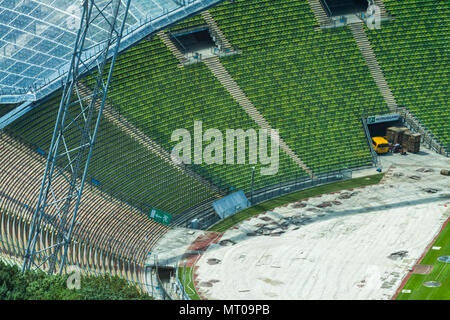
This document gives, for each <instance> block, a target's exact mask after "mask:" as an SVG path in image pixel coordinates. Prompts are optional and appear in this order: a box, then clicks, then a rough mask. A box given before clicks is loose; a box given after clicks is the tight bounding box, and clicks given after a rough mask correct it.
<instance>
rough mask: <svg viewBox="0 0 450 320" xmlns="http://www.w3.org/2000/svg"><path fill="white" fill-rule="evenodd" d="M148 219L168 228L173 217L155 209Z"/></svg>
mask: <svg viewBox="0 0 450 320" xmlns="http://www.w3.org/2000/svg"><path fill="white" fill-rule="evenodd" d="M148 217H149V218H150V219H153V220H155V221H156V222H159V223H161V224H165V225H166V226H168V225H169V224H170V221H171V220H172V215H171V214H170V213H165V212H163V211H161V210H158V209H153V208H152V209H151V210H150V213H149V214H148Z"/></svg>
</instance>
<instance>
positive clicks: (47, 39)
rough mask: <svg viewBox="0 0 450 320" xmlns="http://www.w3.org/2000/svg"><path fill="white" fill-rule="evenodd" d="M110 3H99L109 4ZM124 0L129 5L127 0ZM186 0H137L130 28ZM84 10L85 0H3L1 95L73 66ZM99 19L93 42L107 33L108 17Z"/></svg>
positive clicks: (0, 4)
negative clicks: (83, 1)
mask: <svg viewBox="0 0 450 320" xmlns="http://www.w3.org/2000/svg"><path fill="white" fill-rule="evenodd" d="M185 1H186V0H185ZM109 2H110V0H97V1H96V2H95V3H96V5H97V6H98V8H104V7H105V6H106V5H107V4H108V3H109ZM121 2H122V4H123V7H122V9H123V8H124V7H125V0H121ZM177 2H178V3H179V4H178V3H177ZM182 4H183V0H132V1H131V7H130V10H129V14H128V18H127V24H126V29H127V30H132V29H133V27H134V28H136V26H139V24H140V23H141V22H142V21H144V20H147V21H148V19H152V18H157V17H160V16H162V15H164V14H167V12H170V11H172V10H175V9H177V8H180V7H181V6H182ZM108 8H109V10H106V11H105V12H103V14H105V15H107V16H108V15H109V16H111V5H110V6H109V7H107V9H108ZM94 10H97V13H98V11H99V9H94ZM81 14H82V6H81V1H80V0H0V95H2V93H3V94H5V93H6V94H7V93H8V92H11V93H13V92H17V91H23V92H27V91H33V88H38V87H40V86H43V85H44V81H45V79H49V78H51V77H53V76H54V74H55V73H56V74H57V72H58V70H59V69H60V68H61V67H63V66H64V65H67V64H68V63H69V62H70V58H71V54H72V52H73V45H74V42H75V39H76V35H77V31H78V27H79V24H80V17H81ZM120 16H121V17H123V12H121V13H120V14H119V17H120ZM98 20H99V21H98V22H97V24H95V23H94V27H93V28H92V32H91V33H90V34H89V35H88V37H87V40H88V41H87V43H86V45H87V46H94V45H95V44H98V43H99V42H101V41H102V40H104V39H105V37H107V29H108V28H107V25H105V24H106V22H105V21H104V20H103V21H100V19H98ZM120 21H121V19H120Z"/></svg>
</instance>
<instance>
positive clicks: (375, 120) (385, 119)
mask: <svg viewBox="0 0 450 320" xmlns="http://www.w3.org/2000/svg"><path fill="white" fill-rule="evenodd" d="M398 119H400V115H399V114H398V113H391V114H385V115H382V116H373V117H368V118H367V124H374V123H381V122H389V121H396V120H398Z"/></svg>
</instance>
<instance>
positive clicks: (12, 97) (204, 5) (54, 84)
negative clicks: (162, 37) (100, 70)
mask: <svg viewBox="0 0 450 320" xmlns="http://www.w3.org/2000/svg"><path fill="white" fill-rule="evenodd" d="M224 1H225V0H183V1H178V2H179V3H180V7H179V8H176V9H175V10H172V11H170V12H167V13H165V14H163V15H161V16H159V17H157V18H154V19H152V18H146V19H143V20H142V21H140V24H139V25H137V26H134V27H133V30H130V28H129V29H128V30H127V31H126V33H125V36H124V37H123V39H122V40H121V44H120V48H119V52H123V51H125V50H126V49H128V48H129V47H130V46H132V45H133V44H135V43H137V42H139V41H141V40H142V39H144V38H145V37H147V36H148V35H150V34H152V33H156V32H158V31H160V30H163V29H165V28H167V27H168V26H170V25H173V24H175V23H178V22H180V21H182V20H185V19H186V18H188V17H190V16H193V15H195V14H198V13H199V12H201V11H204V10H207V9H209V8H211V7H214V6H216V5H218V4H220V3H221V2H224ZM178 2H177V3H178ZM100 45H101V44H99V45H98V46H100ZM98 46H96V47H92V49H91V50H92V55H91V56H93V57H95V52H96V51H98V50H99V49H98V48H99V47H98ZM111 56H112V51H111V52H110V55H109V56H108V58H111ZM69 64H70V63H67V64H65V65H64V66H63V67H62V68H61V69H59V70H58V71H57V72H55V73H53V74H52V75H51V76H50V77H49V78H48V79H47V80H46V83H45V84H44V86H42V87H40V88H37V89H36V90H35V91H28V92H21V93H18V94H4V95H1V94H0V104H10V103H14V104H16V103H22V102H27V101H31V102H35V101H38V100H41V99H42V98H44V97H46V96H48V95H50V94H52V93H54V92H56V91H57V90H59V89H60V88H61V87H62V85H63V83H64V77H65V75H66V74H67V71H68V69H69ZM80 71H81V72H82V73H83V72H88V71H89V70H86V69H84V70H80ZM11 112H14V110H13V111H11Z"/></svg>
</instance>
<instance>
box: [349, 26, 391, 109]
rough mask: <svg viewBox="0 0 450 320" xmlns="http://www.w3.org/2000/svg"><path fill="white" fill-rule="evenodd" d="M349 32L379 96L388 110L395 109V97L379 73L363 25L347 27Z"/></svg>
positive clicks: (379, 70) (376, 61) (380, 72)
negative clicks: (378, 91) (361, 55)
mask: <svg viewBox="0 0 450 320" xmlns="http://www.w3.org/2000/svg"><path fill="white" fill-rule="evenodd" d="M349 27H350V30H351V31H352V34H353V37H354V38H355V40H356V43H357V44H358V47H359V49H360V50H361V52H362V54H363V56H364V59H365V60H366V63H367V65H368V67H369V70H370V73H371V75H372V77H373V79H374V80H375V83H376V84H377V86H378V89H379V90H380V92H381V95H382V96H383V98H384V101H386V103H387V105H388V107H389V108H390V109H395V108H397V102H396V101H395V97H394V95H393V94H392V91H391V89H390V88H389V85H388V83H387V81H386V79H385V77H384V74H383V72H382V71H381V67H380V65H379V63H378V60H377V58H376V56H375V53H374V52H373V49H372V46H371V44H370V42H369V39H368V38H367V35H366V33H365V31H364V26H363V23H362V22H360V23H353V24H350V25H349Z"/></svg>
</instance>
